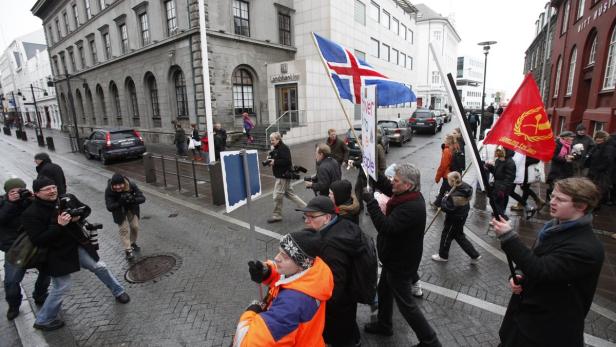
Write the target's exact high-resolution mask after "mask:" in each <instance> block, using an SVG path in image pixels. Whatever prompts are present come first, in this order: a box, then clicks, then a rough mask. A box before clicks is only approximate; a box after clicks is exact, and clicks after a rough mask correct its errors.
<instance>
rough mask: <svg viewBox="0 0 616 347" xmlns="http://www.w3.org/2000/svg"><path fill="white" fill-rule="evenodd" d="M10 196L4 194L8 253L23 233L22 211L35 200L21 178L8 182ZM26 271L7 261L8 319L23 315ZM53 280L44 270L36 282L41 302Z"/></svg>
mask: <svg viewBox="0 0 616 347" xmlns="http://www.w3.org/2000/svg"><path fill="white" fill-rule="evenodd" d="M4 191H5V192H6V195H4V196H2V197H0V250H1V251H3V252H7V251H8V250H9V248H11V246H12V245H13V243H14V242H15V240H16V239H17V237H18V236H19V235H20V234H21V232H22V230H21V214H22V213H23V212H24V211H25V210H26V208H28V206H30V203H31V202H32V199H31V196H32V192H30V191H29V190H27V189H26V183H25V182H24V181H23V180H22V179H20V178H11V179H8V180H7V181H6V182H5V183H4ZM25 274H26V269H24V268H20V267H17V266H15V265H13V264H11V263H9V262H8V261H5V262H4V292H5V298H6V302H7V304H8V305H9V309H8V311H7V313H6V318H7V319H8V320H13V319H15V317H17V316H18V315H19V306H20V305H21V300H22V296H21V288H20V286H19V284H20V283H21V281H22V279H23V278H24V276H25ZM50 281H51V279H50V277H49V276H48V275H47V274H46V273H45V272H44V271H41V269H38V276H37V278H36V283H35V284H34V292H33V293H32V297H33V298H34V302H35V303H36V304H37V305H42V304H43V303H44V302H45V298H46V297H47V288H48V287H49V283H50Z"/></svg>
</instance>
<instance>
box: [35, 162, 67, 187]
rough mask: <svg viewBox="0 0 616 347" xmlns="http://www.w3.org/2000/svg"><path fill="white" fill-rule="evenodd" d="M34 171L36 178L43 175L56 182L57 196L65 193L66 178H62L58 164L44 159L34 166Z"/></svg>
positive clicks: (62, 173) (62, 172)
mask: <svg viewBox="0 0 616 347" xmlns="http://www.w3.org/2000/svg"><path fill="white" fill-rule="evenodd" d="M36 172H37V173H38V176H37V177H36V178H37V179H38V178H41V177H43V176H44V177H47V178H50V179H51V180H52V181H53V182H54V183H55V184H56V187H58V196H60V195H64V194H66V178H64V171H62V168H61V167H60V165H58V164H54V163H52V162H51V160H49V159H45V160H43V162H42V163H40V164H39V165H38V166H37V167H36Z"/></svg>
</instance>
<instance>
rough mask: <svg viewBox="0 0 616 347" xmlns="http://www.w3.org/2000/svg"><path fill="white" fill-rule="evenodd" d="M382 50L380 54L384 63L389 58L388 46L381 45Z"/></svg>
mask: <svg viewBox="0 0 616 347" xmlns="http://www.w3.org/2000/svg"><path fill="white" fill-rule="evenodd" d="M382 46H383V49H382V54H381V58H383V60H385V61H390V59H391V56H390V54H389V53H390V52H389V45H386V44H384V43H383V45H382Z"/></svg>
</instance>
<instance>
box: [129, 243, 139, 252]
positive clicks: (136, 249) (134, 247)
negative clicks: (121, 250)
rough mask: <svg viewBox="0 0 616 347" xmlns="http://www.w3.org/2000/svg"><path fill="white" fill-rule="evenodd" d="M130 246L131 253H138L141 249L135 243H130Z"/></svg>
mask: <svg viewBox="0 0 616 347" xmlns="http://www.w3.org/2000/svg"><path fill="white" fill-rule="evenodd" d="M130 246H131V247H132V248H133V251H135V252H139V251H140V250H141V247H139V246H138V245H137V243H136V242H133V243H131V244H130Z"/></svg>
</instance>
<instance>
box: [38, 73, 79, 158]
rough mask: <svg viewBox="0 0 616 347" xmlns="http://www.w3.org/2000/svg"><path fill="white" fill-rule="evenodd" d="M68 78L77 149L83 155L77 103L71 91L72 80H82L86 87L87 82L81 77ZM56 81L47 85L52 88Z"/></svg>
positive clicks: (68, 75) (69, 101) (67, 85)
mask: <svg viewBox="0 0 616 347" xmlns="http://www.w3.org/2000/svg"><path fill="white" fill-rule="evenodd" d="M64 76H65V78H66V87H67V88H68V103H69V107H70V108H71V113H72V114H73V127H74V128H75V140H76V141H77V143H76V147H77V151H78V152H79V153H81V151H82V148H81V140H80V139H79V128H78V127H77V112H76V111H75V103H74V101H73V91H72V90H71V78H74V79H78V80H81V81H82V82H83V83H84V85H86V80H85V79H83V78H80V77H75V76H71V75H70V74H66V75H64ZM55 82H56V80H48V82H47V85H48V86H52V85H53V84H54V83H55Z"/></svg>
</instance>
